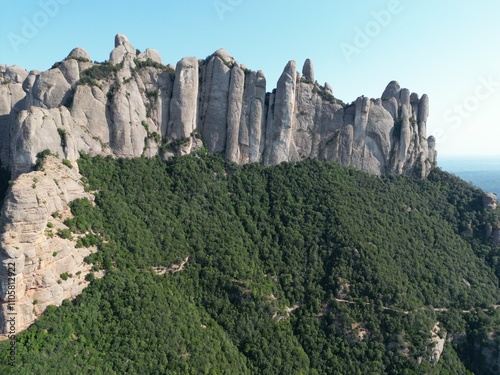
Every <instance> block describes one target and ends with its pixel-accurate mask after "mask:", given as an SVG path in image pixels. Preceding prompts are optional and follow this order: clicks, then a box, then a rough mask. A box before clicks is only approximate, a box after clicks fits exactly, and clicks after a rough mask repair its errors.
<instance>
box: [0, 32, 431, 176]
mask: <svg viewBox="0 0 500 375" xmlns="http://www.w3.org/2000/svg"><path fill="white" fill-rule="evenodd" d="M0 82H3V84H2V85H0V159H1V161H2V165H3V166H4V167H8V168H9V169H10V170H11V171H12V173H13V174H14V176H17V175H19V174H20V173H24V172H28V171H29V170H30V169H31V167H32V165H33V164H34V163H35V161H36V155H37V153H38V152H40V151H42V150H44V149H50V150H51V151H53V152H58V153H59V154H60V155H61V156H62V157H64V158H66V159H69V160H71V161H75V160H76V159H77V158H78V157H79V152H82V151H83V152H86V153H88V154H90V155H112V156H115V157H127V158H131V157H139V156H147V157H150V156H154V155H157V154H160V155H162V156H163V157H164V158H165V159H167V158H169V157H171V156H173V155H179V154H185V153H190V152H193V151H196V150H198V149H200V148H202V147H206V149H207V151H208V152H210V153H213V152H219V153H223V154H224V155H225V156H226V158H227V159H229V160H231V161H233V162H236V163H239V164H244V163H250V162H263V163H264V164H266V165H272V164H277V163H281V162H283V161H299V160H302V159H304V158H319V159H322V160H332V161H336V162H340V163H342V164H345V165H350V166H353V167H356V168H359V169H362V170H365V171H367V172H369V173H372V174H376V175H383V174H403V173H405V174H409V173H415V172H417V173H418V174H420V175H421V176H422V177H425V176H426V175H427V174H428V173H429V171H430V168H431V166H432V165H433V164H434V162H435V160H436V151H435V140H434V138H433V137H429V138H427V135H426V123H427V118H428V116H429V99H428V97H427V95H423V96H422V97H419V96H418V95H417V94H415V93H411V92H410V91H409V90H408V89H405V88H401V87H400V86H399V84H398V83H397V82H395V81H393V82H391V83H389V85H388V86H387V88H386V89H385V91H384V92H383V94H382V96H381V98H379V99H370V98H367V97H364V96H361V97H359V98H358V99H356V100H355V101H354V102H353V103H351V104H346V103H344V102H342V101H341V100H339V99H337V98H336V97H335V96H334V94H333V89H332V86H331V85H330V84H328V83H326V84H325V85H324V86H322V85H320V84H318V83H317V81H315V73H314V67H313V63H312V62H311V61H310V60H309V59H307V60H306V62H305V63H304V66H303V69H302V74H301V73H300V72H299V71H298V69H297V66H296V63H295V62H294V61H290V62H289V63H288V64H287V65H286V67H285V69H284V71H283V74H282V75H281V77H280V79H279V81H278V83H277V86H276V89H275V90H273V91H272V92H270V93H268V92H267V91H266V78H265V75H264V73H263V72H262V71H257V72H255V71H251V70H249V69H247V68H246V67H245V66H244V65H241V64H239V63H238V62H236V61H235V60H234V59H233V58H232V57H231V56H230V55H229V54H228V53H227V52H226V51H225V50H223V49H220V50H218V51H216V52H215V53H214V54H212V55H210V56H208V57H207V58H206V59H204V60H198V59H196V58H194V57H187V58H184V59H182V60H181V61H179V62H178V63H177V65H176V67H175V68H174V67H173V66H172V65H163V64H162V60H161V57H160V56H159V54H158V52H156V51H155V50H152V49H147V50H146V51H144V52H142V53H141V52H139V51H137V50H136V49H135V48H134V47H133V46H132V44H131V43H130V42H129V41H128V39H127V38H126V37H125V36H123V35H117V36H116V38H115V48H114V49H113V50H112V52H111V54H110V58H109V60H108V61H106V62H105V63H92V62H91V59H90V56H89V55H88V53H87V52H86V51H85V50H83V49H81V48H76V49H74V50H73V51H71V53H70V54H69V55H68V57H67V58H66V59H65V60H64V61H62V62H60V63H57V64H54V67H53V68H52V69H50V70H48V71H45V72H40V71H31V72H27V71H25V70H23V69H21V68H19V67H12V66H0Z"/></svg>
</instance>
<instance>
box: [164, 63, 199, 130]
mask: <svg viewBox="0 0 500 375" xmlns="http://www.w3.org/2000/svg"><path fill="white" fill-rule="evenodd" d="M175 78H176V79H175V81H174V88H173V92H172V101H171V104H170V116H171V117H170V125H169V127H168V130H167V134H168V135H169V136H170V137H172V138H173V139H178V138H183V137H184V138H185V137H189V136H190V135H191V133H192V132H193V131H194V130H195V129H196V119H197V108H198V82H199V80H198V60H197V59H196V58H195V57H186V58H183V59H182V60H181V61H179V62H178V63H177V67H176V68H175Z"/></svg>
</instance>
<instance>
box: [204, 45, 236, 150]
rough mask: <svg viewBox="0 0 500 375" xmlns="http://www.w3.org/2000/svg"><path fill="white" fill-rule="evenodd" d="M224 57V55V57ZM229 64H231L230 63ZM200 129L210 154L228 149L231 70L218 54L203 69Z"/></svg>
mask: <svg viewBox="0 0 500 375" xmlns="http://www.w3.org/2000/svg"><path fill="white" fill-rule="evenodd" d="M222 56H224V55H222ZM228 64H229V63H228ZM202 71H203V75H202V77H201V78H202V83H201V87H200V98H201V100H200V107H199V109H198V111H199V112H200V113H199V114H198V115H199V119H200V121H199V128H200V131H201V134H202V136H203V139H204V140H205V143H206V146H207V151H208V152H222V151H224V149H225V147H226V131H227V114H228V96H229V84H230V79H231V73H230V72H231V69H230V68H229V67H228V66H227V65H226V62H225V61H223V59H222V58H221V57H219V55H218V54H216V55H214V56H213V57H212V58H210V60H209V61H208V64H207V65H206V66H204V67H203V69H202Z"/></svg>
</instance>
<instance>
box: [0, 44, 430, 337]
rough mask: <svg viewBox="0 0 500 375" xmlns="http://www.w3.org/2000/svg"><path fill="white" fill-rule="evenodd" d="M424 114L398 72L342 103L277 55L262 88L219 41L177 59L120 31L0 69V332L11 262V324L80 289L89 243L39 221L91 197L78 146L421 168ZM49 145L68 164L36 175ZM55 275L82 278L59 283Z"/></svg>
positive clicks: (307, 67) (94, 151)
mask: <svg viewBox="0 0 500 375" xmlns="http://www.w3.org/2000/svg"><path fill="white" fill-rule="evenodd" d="M428 115H429V100H428V98H427V96H426V95H423V96H422V97H421V98H419V97H418V95H417V94H415V93H410V91H409V90H407V89H404V88H403V89H401V87H400V86H399V84H398V83H397V82H395V81H393V82H391V83H389V85H388V86H387V88H386V89H385V91H384V93H383V94H382V98H381V99H370V98H367V97H364V96H362V97H359V98H358V99H356V100H355V101H354V102H353V103H351V104H345V103H344V102H342V101H341V100H339V99H337V98H335V97H334V96H333V88H332V86H331V85H330V84H328V83H326V84H325V86H324V87H323V86H321V85H319V84H318V83H317V82H316V81H315V72H314V68H313V64H312V62H311V61H310V60H309V59H307V60H306V62H305V64H304V66H303V69H302V75H301V74H300V73H299V72H298V71H297V67H296V63H295V62H294V61H290V62H288V63H287V65H286V67H285V69H284V71H283V74H282V75H281V77H280V79H279V81H278V83H277V87H276V89H275V90H273V91H272V92H271V93H268V92H266V78H265V75H264V73H263V72H261V71H257V72H255V71H251V70H249V69H247V68H246V67H245V66H243V65H241V64H239V63H238V62H236V61H235V60H234V59H233V58H232V57H231V56H230V55H229V54H228V52H227V51H225V50H223V49H220V50H218V51H216V52H215V53H214V54H212V55H210V56H208V57H207V58H206V59H204V60H197V59H196V58H194V57H187V58H184V59H182V60H181V61H179V62H178V63H177V66H176V67H175V68H174V67H173V66H172V65H163V64H162V59H161V57H160V55H159V54H158V52H157V51H155V50H153V49H147V50H146V51H144V52H142V53H141V52H140V51H137V50H136V49H135V48H134V46H133V45H132V44H131V43H130V42H129V40H128V39H127V38H126V37H125V36H124V35H117V36H116V38H115V47H114V49H113V50H112V51H111V53H110V57H109V60H108V61H106V62H104V63H100V64H99V63H92V62H91V58H90V56H89V54H88V53H87V52H86V51H85V50H83V49H81V48H75V49H73V50H72V51H71V52H70V53H69V55H68V57H66V59H64V61H62V62H59V63H56V64H54V66H53V67H52V68H51V69H50V70H48V71H45V72H40V71H31V72H27V71H25V70H24V69H22V68H19V67H16V66H6V65H0V161H1V165H2V166H3V167H4V168H8V169H9V170H10V171H11V173H12V178H13V180H14V179H15V182H14V184H13V185H12V187H11V188H10V190H9V193H8V196H7V198H6V200H5V203H4V206H3V210H2V219H3V221H2V223H0V233H1V235H2V237H1V243H0V261H1V262H2V263H1V264H0V291H1V293H0V301H3V305H2V306H3V307H2V309H3V310H2V311H3V313H2V312H1V311H0V328H1V327H3V326H4V323H5V308H6V302H7V301H8V299H7V294H6V292H7V288H8V277H7V276H8V271H9V266H8V265H9V264H10V263H13V264H15V273H16V276H15V287H16V290H17V295H16V301H15V302H16V308H17V309H19V312H21V316H20V318H19V322H18V329H21V328H23V327H25V326H26V325H28V324H30V323H31V322H32V321H33V320H34V319H35V317H36V316H37V314H40V313H41V312H42V311H43V310H44V309H45V307H46V306H47V305H48V304H59V303H61V301H62V300H63V299H65V298H71V297H73V296H75V295H76V294H78V293H79V292H80V291H81V290H82V289H83V288H84V287H85V285H86V282H85V281H84V279H83V276H84V275H85V273H86V272H87V271H88V266H87V265H85V264H84V263H83V258H84V257H85V256H86V255H87V254H89V252H90V250H88V249H75V246H74V243H73V242H72V241H69V240H67V239H62V238H59V237H57V236H55V237H51V236H50V235H51V233H49V232H50V231H49V232H47V230H46V226H47V223H48V221H49V220H51V222H52V223H53V224H54V225H55V229H61V228H64V224H63V223H61V222H57V221H56V220H55V219H53V218H51V217H50V214H51V213H53V212H55V211H61V210H64V209H65V207H66V206H67V204H68V203H69V202H70V201H72V200H73V199H75V198H80V197H90V196H89V195H88V194H87V193H85V192H84V190H83V186H81V184H80V183H79V179H80V176H79V175H78V173H77V171H76V166H77V165H76V163H75V161H76V160H77V159H78V157H79V155H80V153H81V152H85V153H87V154H89V155H91V156H94V155H103V156H107V155H110V156H114V157H126V158H133V157H140V156H145V157H152V156H155V155H161V156H162V157H163V158H164V159H168V158H169V157H172V156H174V155H182V154H186V153H191V152H195V151H197V150H199V149H201V148H205V149H206V150H207V151H208V152H210V153H221V154H223V155H225V157H226V158H227V159H228V160H231V161H233V162H235V163H238V164H245V163H256V162H262V163H264V164H266V165H273V164H278V163H281V162H288V161H291V162H295V161H300V160H302V159H305V158H318V159H321V160H330V161H336V162H339V163H343V164H345V165H349V166H353V167H356V168H359V169H362V170H365V171H367V172H369V173H372V174H375V175H384V174H403V173H404V174H412V173H413V174H414V173H418V174H419V175H420V176H421V177H426V176H427V174H428V173H429V171H430V168H431V166H432V165H433V164H434V162H435V160H436V151H435V139H434V138H433V137H429V138H426V122H427V117H428ZM46 149H49V150H50V151H51V152H52V154H56V155H59V157H60V158H63V159H67V160H69V161H70V162H72V163H73V165H74V166H75V169H70V168H68V167H67V166H65V165H62V164H61V163H58V162H57V161H56V160H55V158H49V160H48V161H47V165H46V167H45V171H44V172H43V173H42V172H31V171H32V169H33V166H34V165H35V163H36V162H37V155H38V154H39V153H40V152H41V151H43V150H46ZM16 178H17V179H16ZM35 180H36V181H35ZM90 198H91V197H90ZM54 249H55V250H54ZM63 273H67V274H72V275H77V274H78V275H79V276H78V277H73V278H68V279H67V280H61V279H60V275H61V274H63ZM35 301H36V302H37V303H35Z"/></svg>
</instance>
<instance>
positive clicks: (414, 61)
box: [0, 0, 500, 155]
mask: <svg viewBox="0 0 500 375" xmlns="http://www.w3.org/2000/svg"><path fill="white" fill-rule="evenodd" d="M117 33H123V34H125V35H127V36H128V38H129V40H130V42H131V43H132V44H133V45H134V46H135V47H136V48H138V49H140V50H144V49H145V48H148V47H151V48H155V49H156V50H158V51H159V52H160V54H161V56H162V58H163V62H164V63H172V64H174V65H175V63H176V62H177V61H178V60H180V59H181V58H182V57H185V56H196V57H198V58H205V57H206V56H207V55H209V54H211V53H212V52H214V51H215V50H217V49H218V48H225V49H226V50H228V52H229V53H230V54H231V55H232V56H234V57H235V59H236V60H238V61H239V62H240V63H243V64H245V65H247V66H248V67H249V68H250V69H253V70H262V71H263V72H264V73H265V74H266V77H267V87H268V91H271V90H272V89H273V88H274V87H275V84H276V81H277V80H278V78H279V75H280V74H281V72H282V70H283V68H284V66H285V65H286V63H287V62H288V60H296V61H297V64H298V66H299V67H301V66H302V64H303V61H304V60H305V59H306V58H311V59H312V61H313V63H314V66H315V72H316V79H317V80H318V81H319V82H320V83H324V82H325V81H327V82H330V83H331V84H332V86H333V89H334V94H335V96H336V97H338V98H340V99H342V100H344V101H346V102H350V101H352V100H354V99H356V97H358V96H360V95H365V96H369V97H379V96H380V95H381V93H382V91H383V90H384V88H385V86H386V85H387V83H388V82H389V81H391V80H397V81H399V83H400V84H401V86H403V87H407V88H409V89H410V90H412V91H414V92H417V93H418V94H420V95H422V94H424V93H426V94H428V95H429V97H430V104H431V114H430V118H429V122H428V134H429V135H430V134H434V135H436V136H437V138H438V146H437V147H438V151H439V153H440V154H442V155H453V154H462V155H487V154H489V155H491V154H500V147H499V146H498V144H499V140H500V111H499V108H500V105H499V104H500V43H499V40H500V1H498V0H476V1H474V2H472V1H460V0H454V1H452V0H439V1H436V0H434V1H431V0H420V1H416V0H380V1H379V0H371V1H368V0H367V1H361V0H357V1H345V0H343V1H337V0H307V1H304V0H287V1H285V0H141V1H131V0H100V1H97V0H0V64H9V65H20V66H23V67H25V68H26V69H28V70H30V69H41V70H45V69H48V68H50V67H51V65H52V64H53V63H54V62H56V61H59V60H62V59H64V58H65V57H66V56H67V54H68V53H69V52H70V51H71V49H73V48H74V47H83V48H85V49H86V50H87V51H88V52H89V54H90V56H91V57H92V59H93V60H97V61H104V60H106V59H108V57H109V52H110V51H111V50H112V49H113V47H114V35H115V34H117Z"/></svg>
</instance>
